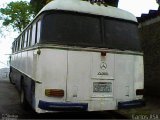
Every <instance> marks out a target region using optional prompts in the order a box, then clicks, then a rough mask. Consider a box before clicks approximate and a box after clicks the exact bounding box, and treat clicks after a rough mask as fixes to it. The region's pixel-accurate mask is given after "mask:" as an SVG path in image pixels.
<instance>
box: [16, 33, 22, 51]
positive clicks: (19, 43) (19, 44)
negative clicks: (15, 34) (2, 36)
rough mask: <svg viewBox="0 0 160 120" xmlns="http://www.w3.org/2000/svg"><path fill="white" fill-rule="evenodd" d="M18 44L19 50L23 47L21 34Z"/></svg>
mask: <svg viewBox="0 0 160 120" xmlns="http://www.w3.org/2000/svg"><path fill="white" fill-rule="evenodd" d="M17 43H18V44H17V45H18V51H19V50H20V49H21V36H20V37H19V38H18V41H17Z"/></svg>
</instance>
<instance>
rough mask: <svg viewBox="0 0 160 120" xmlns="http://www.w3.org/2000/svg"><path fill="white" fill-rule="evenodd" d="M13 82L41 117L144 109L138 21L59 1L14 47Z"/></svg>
mask: <svg viewBox="0 0 160 120" xmlns="http://www.w3.org/2000/svg"><path fill="white" fill-rule="evenodd" d="M10 79H11V81H12V82H13V81H14V83H15V85H16V86H17V88H18V90H19V91H20V93H21V94H20V95H21V97H20V99H21V100H20V101H21V103H22V104H26V102H27V103H29V104H30V105H31V106H32V108H34V110H35V111H36V112H38V113H45V112H54V111H70V110H85V111H103V110H116V109H119V108H124V107H134V106H137V105H142V104H143V89H144V71H143V53H142V50H141V46H140V39H139V35H138V23H137V19H136V17H135V16H134V15H132V14H131V13H129V12H126V11H124V10H121V9H118V8H115V7H111V6H107V7H105V6H103V5H100V6H99V5H97V4H93V5H92V4H90V3H89V2H86V1H81V0H54V1H52V2H50V3H49V4H47V5H46V6H45V7H44V8H43V9H42V10H41V11H40V12H39V13H38V15H37V16H36V17H35V18H34V20H33V21H32V22H31V23H30V24H29V25H28V26H27V27H26V28H25V29H24V30H23V32H22V33H21V34H20V35H19V36H18V37H17V38H16V39H15V41H14V42H13V46H12V55H11V66H10Z"/></svg>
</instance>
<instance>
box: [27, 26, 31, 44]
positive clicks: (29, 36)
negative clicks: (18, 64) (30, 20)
mask: <svg viewBox="0 0 160 120" xmlns="http://www.w3.org/2000/svg"><path fill="white" fill-rule="evenodd" d="M30 38H31V28H29V29H28V41H27V42H28V43H27V46H28V47H29V46H30V43H31V39H30Z"/></svg>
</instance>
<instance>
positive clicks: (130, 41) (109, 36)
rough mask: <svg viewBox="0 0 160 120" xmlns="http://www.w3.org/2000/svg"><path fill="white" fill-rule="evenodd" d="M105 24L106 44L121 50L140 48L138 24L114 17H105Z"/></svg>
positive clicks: (136, 49)
mask: <svg viewBox="0 0 160 120" xmlns="http://www.w3.org/2000/svg"><path fill="white" fill-rule="evenodd" d="M104 26H105V28H104V32H105V35H104V44H105V46H107V47H108V48H113V49H120V50H135V51H138V50H140V40H139V35H138V28H137V25H136V24H133V23H130V22H125V21H120V20H114V19H105V20H104Z"/></svg>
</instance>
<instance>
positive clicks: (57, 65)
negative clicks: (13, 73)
mask: <svg viewBox="0 0 160 120" xmlns="http://www.w3.org/2000/svg"><path fill="white" fill-rule="evenodd" d="M66 79H67V51H65V50H57V49H41V54H40V55H38V56H37V71H36V80H37V81H38V82H40V84H38V83H37V84H36V86H35V87H36V88H35V90H36V91H35V97H36V106H37V107H38V103H39V100H43V101H46V102H62V101H63V102H64V101H65V99H66ZM45 89H62V90H64V93H65V94H64V96H63V97H55V96H52V97H48V96H46V95H45Z"/></svg>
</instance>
